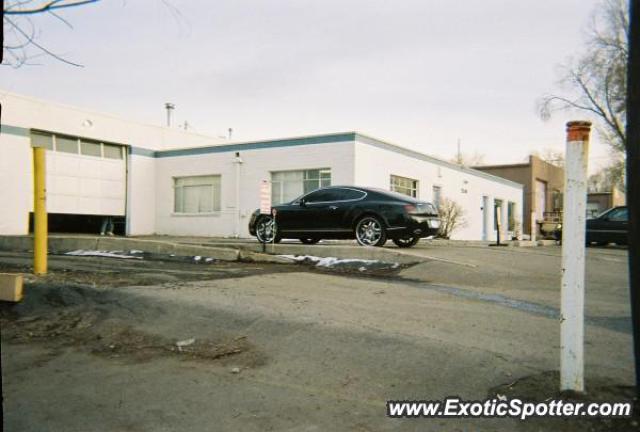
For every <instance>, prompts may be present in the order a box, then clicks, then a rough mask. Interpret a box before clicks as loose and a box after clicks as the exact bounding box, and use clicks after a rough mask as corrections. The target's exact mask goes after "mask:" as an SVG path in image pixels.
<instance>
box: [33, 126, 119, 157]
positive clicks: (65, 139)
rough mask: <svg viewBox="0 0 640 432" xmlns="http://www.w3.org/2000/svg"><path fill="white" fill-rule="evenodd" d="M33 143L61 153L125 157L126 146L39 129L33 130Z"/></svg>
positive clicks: (35, 145) (34, 145)
mask: <svg viewBox="0 0 640 432" xmlns="http://www.w3.org/2000/svg"><path fill="white" fill-rule="evenodd" d="M31 145H32V146H33V147H44V148H46V149H47V150H53V151H56V152H60V153H72V154H80V155H83V156H92V157H99V158H105V159H124V158H125V155H126V147H125V146H123V145H120V144H112V143H104V142H100V141H94V140H91V139H85V138H78V137H74V136H67V135H58V134H53V133H51V132H44V131H39V130H32V131H31Z"/></svg>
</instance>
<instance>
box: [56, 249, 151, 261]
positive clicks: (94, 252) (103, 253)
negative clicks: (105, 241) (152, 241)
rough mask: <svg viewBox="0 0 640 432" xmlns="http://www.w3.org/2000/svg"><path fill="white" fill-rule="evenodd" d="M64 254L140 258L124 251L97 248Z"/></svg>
mask: <svg viewBox="0 0 640 432" xmlns="http://www.w3.org/2000/svg"><path fill="white" fill-rule="evenodd" d="M65 255H72V256H98V257H107V258H125V259H131V258H133V259H142V257H139V256H133V255H127V254H125V253H124V251H99V250H84V249H78V250H74V251H71V252H67V253H65Z"/></svg>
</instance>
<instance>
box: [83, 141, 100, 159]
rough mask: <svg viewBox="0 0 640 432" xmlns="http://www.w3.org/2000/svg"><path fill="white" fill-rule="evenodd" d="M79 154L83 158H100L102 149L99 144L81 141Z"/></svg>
mask: <svg viewBox="0 0 640 432" xmlns="http://www.w3.org/2000/svg"><path fill="white" fill-rule="evenodd" d="M80 153H82V154H83V155H85V156H95V157H101V156H102V149H101V146H100V143H99V142H93V141H85V140H82V141H80Z"/></svg>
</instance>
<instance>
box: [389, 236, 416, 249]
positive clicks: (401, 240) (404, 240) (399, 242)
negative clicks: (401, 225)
mask: <svg viewBox="0 0 640 432" xmlns="http://www.w3.org/2000/svg"><path fill="white" fill-rule="evenodd" d="M419 241H420V237H417V236H416V237H398V238H394V239H393V242H394V243H395V244H396V246H398V247H399V248H410V247H413V246H415V245H416V243H418V242H419Z"/></svg>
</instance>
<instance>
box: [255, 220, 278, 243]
mask: <svg viewBox="0 0 640 432" xmlns="http://www.w3.org/2000/svg"><path fill="white" fill-rule="evenodd" d="M277 228H278V227H277V225H275V224H274V223H273V218H272V217H271V216H262V217H261V218H260V219H259V220H258V222H257V223H256V237H257V238H258V241H259V242H260V243H280V236H279V235H278V229H277Z"/></svg>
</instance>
